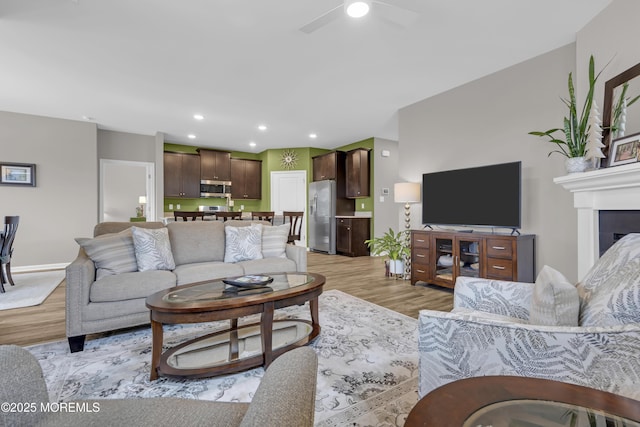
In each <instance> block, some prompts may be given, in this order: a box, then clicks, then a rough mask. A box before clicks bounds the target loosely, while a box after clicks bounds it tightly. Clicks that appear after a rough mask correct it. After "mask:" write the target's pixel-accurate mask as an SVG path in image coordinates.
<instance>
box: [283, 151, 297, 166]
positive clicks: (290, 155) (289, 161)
mask: <svg viewBox="0 0 640 427" xmlns="http://www.w3.org/2000/svg"><path fill="white" fill-rule="evenodd" d="M297 163H298V155H297V154H296V152H295V151H293V150H285V151H283V152H282V157H281V158H280V165H281V166H282V167H283V168H285V169H293V168H294V167H296V165H297Z"/></svg>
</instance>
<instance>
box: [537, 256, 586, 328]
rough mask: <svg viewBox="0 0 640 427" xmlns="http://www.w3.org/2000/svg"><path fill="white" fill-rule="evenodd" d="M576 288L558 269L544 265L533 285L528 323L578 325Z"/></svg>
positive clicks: (578, 304)
mask: <svg viewBox="0 0 640 427" xmlns="http://www.w3.org/2000/svg"><path fill="white" fill-rule="evenodd" d="M579 311H580V300H579V298H578V290H577V289H576V287H575V286H574V285H572V284H571V283H569V281H568V280H567V279H566V278H565V277H564V276H563V275H562V273H560V272H559V271H557V270H555V269H553V268H551V267H549V266H548V265H545V266H544V267H542V270H540V273H539V274H538V277H537V278H536V283H535V285H534V287H533V295H532V298H531V308H530V309H529V323H530V324H532V325H548V326H578V315H579Z"/></svg>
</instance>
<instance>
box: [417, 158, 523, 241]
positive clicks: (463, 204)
mask: <svg viewBox="0 0 640 427" xmlns="http://www.w3.org/2000/svg"><path fill="white" fill-rule="evenodd" d="M521 163H522V162H512V163H501V164H495V165H488V166H480V167H474V168H467V169H456V170H448V171H442V172H433V173H425V174H423V175H422V223H423V224H425V225H458V226H483V227H504V228H512V229H519V228H520V227H521V215H520V206H521V187H522V175H521Z"/></svg>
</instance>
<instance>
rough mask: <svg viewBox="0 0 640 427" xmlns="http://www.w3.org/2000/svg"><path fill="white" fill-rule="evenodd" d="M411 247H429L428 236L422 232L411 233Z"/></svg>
mask: <svg viewBox="0 0 640 427" xmlns="http://www.w3.org/2000/svg"><path fill="white" fill-rule="evenodd" d="M411 247H413V248H427V249H428V248H429V236H427V235H425V234H422V233H412V234H411Z"/></svg>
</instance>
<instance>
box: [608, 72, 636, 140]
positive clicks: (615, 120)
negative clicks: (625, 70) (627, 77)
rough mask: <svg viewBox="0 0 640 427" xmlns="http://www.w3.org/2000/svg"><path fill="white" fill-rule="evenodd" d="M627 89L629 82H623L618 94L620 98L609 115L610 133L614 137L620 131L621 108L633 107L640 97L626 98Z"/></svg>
mask: <svg viewBox="0 0 640 427" xmlns="http://www.w3.org/2000/svg"><path fill="white" fill-rule="evenodd" d="M628 89H629V82H625V83H624V84H623V85H622V91H621V92H620V96H619V97H618V100H617V101H616V104H615V105H614V106H613V113H612V114H611V123H612V125H611V133H612V134H613V135H614V137H615V136H616V135H617V134H618V131H619V130H620V121H621V119H622V110H623V106H626V107H630V106H631V105H633V104H634V103H635V102H636V101H637V100H638V99H639V98H640V95H638V96H636V97H635V98H631V97H628V96H627V90H628Z"/></svg>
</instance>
